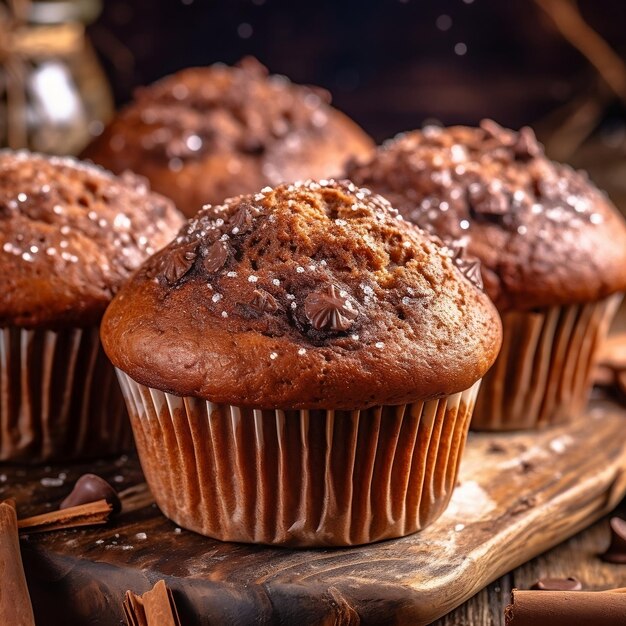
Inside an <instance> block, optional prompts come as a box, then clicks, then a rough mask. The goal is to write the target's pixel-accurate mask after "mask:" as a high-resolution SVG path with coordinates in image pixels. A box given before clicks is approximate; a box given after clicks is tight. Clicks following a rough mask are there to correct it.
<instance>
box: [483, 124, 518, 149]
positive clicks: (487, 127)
mask: <svg viewBox="0 0 626 626" xmlns="http://www.w3.org/2000/svg"><path fill="white" fill-rule="evenodd" d="M480 127H481V128H482V129H483V130H484V131H485V135H486V136H487V137H493V138H494V139H497V140H498V141H499V142H500V143H501V144H503V145H505V146H510V145H512V144H513V142H514V141H515V133H513V131H510V130H509V129H507V128H504V127H502V126H500V124H498V122H494V121H493V120H481V121H480Z"/></svg>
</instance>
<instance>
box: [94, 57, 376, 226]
mask: <svg viewBox="0 0 626 626" xmlns="http://www.w3.org/2000/svg"><path fill="white" fill-rule="evenodd" d="M329 103H330V97H329V95H328V93H327V92H326V91H324V90H321V89H317V88H312V87H305V86H300V85H295V84H293V83H291V82H290V81H289V80H287V79H286V78H285V77H284V76H269V75H268V72H267V70H266V68H265V67H263V66H262V65H261V64H260V63H258V62H257V61H256V60H254V59H251V58H246V59H244V60H243V61H242V62H241V63H240V64H239V65H237V66H235V67H227V66H225V65H221V64H217V65H213V66H210V67H202V68H191V69H186V70H183V71H181V72H178V73H177V74H174V75H172V76H169V77H166V78H164V79H162V80H160V81H158V82H157V83H155V84H153V85H152V86H150V87H147V88H143V89H140V90H138V91H137V93H136V96H135V100H134V102H132V103H131V104H130V105H129V106H128V107H126V108H125V109H124V110H122V112H121V113H120V114H119V115H118V116H117V118H116V119H115V120H114V121H113V122H112V123H111V124H110V125H109V126H108V127H107V128H106V129H105V131H104V133H103V134H102V135H101V136H100V137H99V138H97V139H96V140H95V141H94V143H93V144H92V145H91V146H89V147H88V148H87V150H86V151H85V153H84V156H85V157H86V158H89V159H92V160H93V161H95V162H96V163H100V164H101V165H103V166H105V167H107V168H108V169H111V170H112V171H114V172H120V171H123V170H125V169H130V170H133V171H135V172H137V173H139V174H142V175H144V176H146V177H147V178H148V179H149V180H150V182H151V184H152V186H153V188H154V189H156V190H157V191H160V192H161V193H164V194H165V195H168V196H170V197H171V198H173V199H174V201H175V202H176V205H177V206H178V207H179V208H180V209H181V210H182V211H183V212H185V213H187V214H188V215H189V216H192V215H194V214H195V213H196V211H197V210H198V207H200V206H202V205H203V204H205V203H207V202H212V203H217V202H221V201H222V200H223V199H224V198H227V197H231V196H235V195H237V194H241V193H251V192H254V191H256V190H258V189H260V188H261V187H263V186H265V185H275V184H277V183H280V182H291V181H293V180H301V179H304V178H325V177H328V176H332V175H337V174H339V173H340V172H341V171H342V170H343V168H344V166H345V162H346V161H347V159H348V158H349V157H352V156H358V155H364V154H369V153H371V151H372V149H373V143H372V141H371V139H370V138H369V137H368V136H367V135H366V134H365V133H364V132H363V131H362V130H361V129H360V128H359V127H358V126H357V125H356V124H354V122H352V121H351V120H350V119H348V118H347V117H346V116H345V115H343V114H342V113H340V112H339V111H337V110H336V109H334V108H332V107H331V106H330V105H329Z"/></svg>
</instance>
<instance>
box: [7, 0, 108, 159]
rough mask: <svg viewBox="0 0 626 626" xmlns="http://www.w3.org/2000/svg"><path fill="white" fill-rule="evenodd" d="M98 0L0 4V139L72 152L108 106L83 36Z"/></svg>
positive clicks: (98, 125)
mask: <svg viewBox="0 0 626 626" xmlns="http://www.w3.org/2000/svg"><path fill="white" fill-rule="evenodd" d="M100 9H101V4H100V0H45V1H36V0H32V1H31V0H7V1H5V2H3V3H0V145H2V146H4V147H7V146H8V147H11V148H29V149H30V150H35V151H38V152H45V153H49V154H77V153H79V152H80V151H81V149H82V148H83V147H84V146H85V145H86V144H87V143H88V142H89V140H90V139H91V138H92V137H93V136H94V135H97V134H99V133H100V132H101V131H102V128H103V125H104V123H105V122H106V121H107V120H108V119H109V118H110V116H111V115H112V113H113V100H112V96H111V91H110V89H109V85H108V82H107V79H106V77H105V75H104V72H103V70H102V68H101V67H100V63H99V61H98V59H97V57H96V55H95V52H94V50H93V48H92V46H91V44H90V42H89V40H88V39H87V37H86V35H85V25H86V24H88V23H90V22H92V21H93V20H94V19H95V18H96V17H97V16H98V14H99V13H100Z"/></svg>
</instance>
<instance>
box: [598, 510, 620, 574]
mask: <svg viewBox="0 0 626 626" xmlns="http://www.w3.org/2000/svg"><path fill="white" fill-rule="evenodd" d="M609 524H610V526H611V543H610V545H609V548H608V550H607V551H606V552H605V553H604V554H602V555H601V556H600V558H601V559H602V560H603V561H606V562H607V563H626V520H623V519H622V518H621V517H612V518H611V521H610V522H609Z"/></svg>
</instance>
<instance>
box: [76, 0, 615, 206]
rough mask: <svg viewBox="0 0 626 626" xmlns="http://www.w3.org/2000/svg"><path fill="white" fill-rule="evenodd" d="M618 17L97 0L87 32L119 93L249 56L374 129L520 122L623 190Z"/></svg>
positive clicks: (379, 134) (585, 9)
mask: <svg viewBox="0 0 626 626" xmlns="http://www.w3.org/2000/svg"><path fill="white" fill-rule="evenodd" d="M625 24H626V2H624V1H622V0H579V1H578V2H576V1H574V0H506V1H505V0H361V1H359V0H317V1H315V2H313V1H310V0H303V1H300V2H294V1H290V0H106V1H105V2H104V3H103V10H102V13H101V15H100V17H99V18H98V19H97V21H96V22H95V23H93V24H92V25H91V26H90V27H89V31H88V32H89V34H90V36H91V39H92V42H93V43H94V45H95V47H96V49H97V51H98V54H99V55H100V58H101V61H102V63H103V65H104V67H105V70H106V72H107V74H108V76H109V78H110V81H111V84H112V87H113V92H114V96H115V100H116V103H117V104H118V105H120V104H123V103H124V102H126V101H127V100H128V99H129V98H130V97H131V94H132V90H133V89H134V88H135V87H136V86H138V85H143V84H147V83H150V82H152V81H154V80H156V79H158V78H159V77H161V76H163V75H166V74H168V73H171V72H175V71H176V70H178V69H180V68H183V67H186V66H190V65H206V64H209V63H213V62H215V61H223V62H225V63H233V62H235V61H237V60H238V59H240V58H241V57H242V56H244V55H254V56H256V57H257V58H258V59H259V60H260V61H261V62H263V63H264V64H265V65H267V66H268V67H269V68H270V70H271V71H272V72H277V73H282V74H285V75H287V76H289V77H290V78H291V79H292V80H294V81H297V82H302V83H312V84H316V85H321V86H323V87H325V88H327V89H328V90H329V91H330V92H331V93H332V95H333V101H334V104H335V105H336V106H337V107H339V108H340V109H342V110H344V111H345V112H346V113H348V114H349V115H350V116H351V117H353V118H354V119H355V120H357V121H358V122H359V123H360V124H361V125H362V126H363V127H364V128H365V129H366V130H367V131H368V132H370V133H371V134H372V135H373V136H374V137H375V139H377V140H378V141H381V140H383V139H385V138H387V137H390V136H392V135H394V134H396V133H398V132H400V131H402V130H407V129H411V128H415V127H419V126H421V125H422V124H423V123H424V122H425V121H433V120H435V121H439V122H441V123H444V124H455V123H468V124H476V123H477V122H478V121H479V120H480V119H481V118H483V117H492V118H494V119H496V120H497V121H499V122H500V123H502V124H504V125H506V126H511V127H513V128H518V127H520V126H521V125H524V124H531V125H533V126H534V127H535V128H536V130H537V132H538V134H539V137H540V139H542V140H543V141H544V142H545V143H546V147H547V150H548V153H549V154H551V155H552V156H553V157H554V158H557V159H560V160H565V161H570V162H572V163H574V164H575V165H580V166H583V167H588V168H590V169H592V170H596V171H597V173H596V178H599V179H600V180H598V182H599V183H600V184H601V185H604V186H606V187H609V188H611V190H612V193H613V194H614V195H616V194H617V195H618V196H620V197H621V195H622V194H623V195H624V197H625V199H626V189H622V188H621V187H622V186H623V183H620V181H622V180H626V168H624V166H623V165H622V161H623V159H622V158H621V157H622V156H623V155H624V154H626V126H625V124H624V121H625V115H624V113H625V111H626V108H625V107H626V65H625V64H624V61H623V59H625V58H626V33H625V32H624V25H625ZM592 174H594V172H592ZM617 199H618V200H619V198H617Z"/></svg>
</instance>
